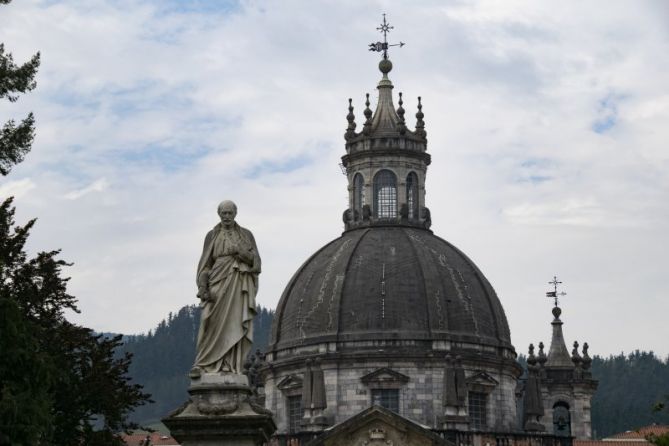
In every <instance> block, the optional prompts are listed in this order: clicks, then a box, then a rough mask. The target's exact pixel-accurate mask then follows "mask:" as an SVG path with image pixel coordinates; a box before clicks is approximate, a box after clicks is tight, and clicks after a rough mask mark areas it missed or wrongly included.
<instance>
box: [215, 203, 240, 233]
mask: <svg viewBox="0 0 669 446" xmlns="http://www.w3.org/2000/svg"><path fill="white" fill-rule="evenodd" d="M218 216H219V217H221V223H222V224H223V226H225V227H226V228H229V227H231V226H232V225H234V223H235V217H236V216H237V205H236V204H235V203H234V202H232V201H230V200H225V201H221V204H219V205H218Z"/></svg>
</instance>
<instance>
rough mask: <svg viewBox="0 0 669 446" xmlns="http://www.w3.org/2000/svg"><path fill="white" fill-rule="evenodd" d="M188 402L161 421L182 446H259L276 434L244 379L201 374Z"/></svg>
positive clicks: (194, 383) (265, 412) (267, 416)
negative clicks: (252, 397)
mask: <svg viewBox="0 0 669 446" xmlns="http://www.w3.org/2000/svg"><path fill="white" fill-rule="evenodd" d="M194 381H195V382H193V383H192V385H191V387H190V388H189V389H188V393H189V394H190V399H189V400H188V402H186V403H185V404H184V405H183V406H182V407H181V408H179V409H177V410H176V411H175V412H173V413H172V414H170V415H169V416H168V417H167V418H165V419H163V423H164V424H165V425H166V426H167V427H168V428H169V429H170V432H171V434H172V436H173V437H174V438H176V439H177V440H178V441H179V442H180V444H182V445H183V446H214V445H216V446H223V445H225V446H227V445H240V446H259V445H261V444H263V443H265V442H267V441H268V439H269V438H270V436H271V435H272V434H273V433H274V431H275V430H276V425H275V424H274V421H273V419H272V415H271V412H269V411H268V410H267V409H265V408H264V407H260V406H258V405H256V404H255V403H254V402H253V400H252V399H251V398H250V397H251V389H250V387H249V386H248V380H247V378H246V376H244V375H234V374H213V373H212V374H209V373H207V374H203V375H202V376H201V378H199V379H197V380H194Z"/></svg>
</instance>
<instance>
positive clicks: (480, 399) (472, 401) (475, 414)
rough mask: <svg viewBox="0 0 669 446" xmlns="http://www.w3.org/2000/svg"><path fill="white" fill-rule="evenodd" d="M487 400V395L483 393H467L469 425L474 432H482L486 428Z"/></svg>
mask: <svg viewBox="0 0 669 446" xmlns="http://www.w3.org/2000/svg"><path fill="white" fill-rule="evenodd" d="M487 400H488V395H487V394H485V393H483V392H472V391H470V392H469V397H468V403H469V423H470V426H471V427H472V428H473V429H474V430H483V429H485V428H486V427H487V426H488V422H487V416H488V414H487V407H486V405H487Z"/></svg>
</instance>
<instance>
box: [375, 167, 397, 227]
mask: <svg viewBox="0 0 669 446" xmlns="http://www.w3.org/2000/svg"><path fill="white" fill-rule="evenodd" d="M374 216H375V217H376V218H396V217H397V178H396V177H395V174H394V173H392V172H391V171H390V170H386V169H384V170H380V171H378V172H377V173H376V175H374Z"/></svg>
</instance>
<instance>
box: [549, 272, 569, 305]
mask: <svg viewBox="0 0 669 446" xmlns="http://www.w3.org/2000/svg"><path fill="white" fill-rule="evenodd" d="M548 284H549V285H553V291H547V292H546V297H550V298H553V299H555V306H556V307H557V306H558V304H559V303H560V302H559V301H558V299H559V298H560V297H562V296H566V295H567V293H565V292H564V291H560V292H559V293H558V285H561V284H562V282H560V281H559V280H558V278H557V276H553V280H551V281H550V282H548Z"/></svg>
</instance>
